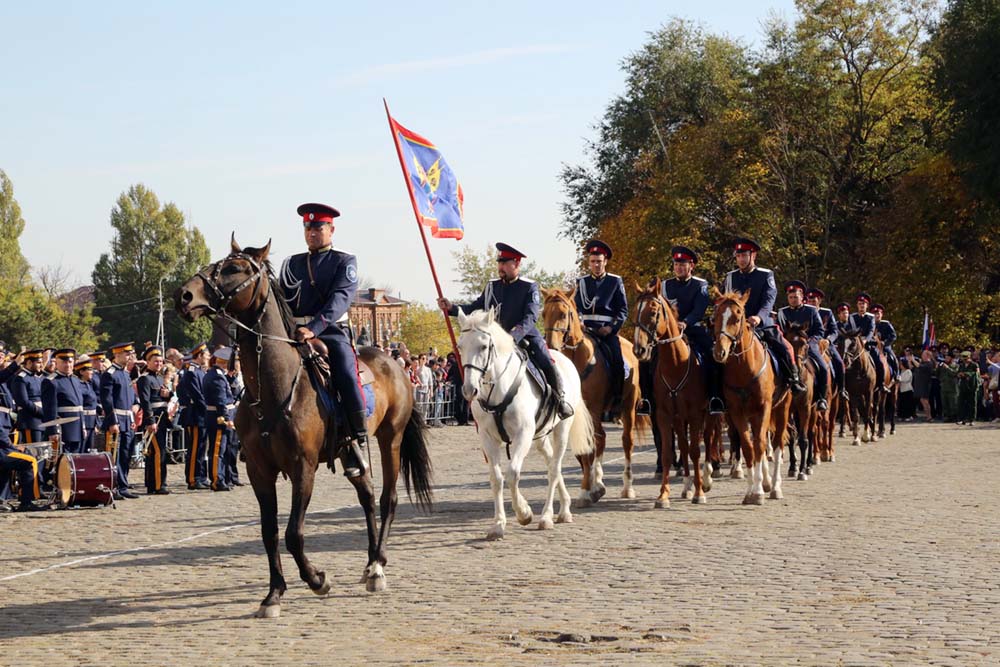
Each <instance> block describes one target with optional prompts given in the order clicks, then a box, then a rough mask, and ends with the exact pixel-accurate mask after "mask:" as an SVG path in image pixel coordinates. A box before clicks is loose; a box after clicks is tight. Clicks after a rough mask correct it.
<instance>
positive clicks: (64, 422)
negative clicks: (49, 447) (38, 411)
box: [42, 373, 84, 444]
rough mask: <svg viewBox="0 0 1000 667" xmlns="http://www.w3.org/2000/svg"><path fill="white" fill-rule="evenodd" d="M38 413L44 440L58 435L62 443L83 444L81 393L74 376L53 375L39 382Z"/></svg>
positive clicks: (80, 384)
mask: <svg viewBox="0 0 1000 667" xmlns="http://www.w3.org/2000/svg"><path fill="white" fill-rule="evenodd" d="M42 412H43V413H44V415H45V421H44V422H43V423H42V426H43V427H44V428H45V435H46V437H50V438H51V437H52V436H54V435H58V436H60V437H61V438H62V440H63V442H67V443H77V444H78V443H81V442H83V438H84V433H83V391H82V383H81V382H80V379H79V378H77V377H76V376H75V375H62V374H60V373H56V375H55V377H54V378H52V379H51V380H44V381H43V382H42Z"/></svg>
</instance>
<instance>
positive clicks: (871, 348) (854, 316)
mask: <svg viewBox="0 0 1000 667" xmlns="http://www.w3.org/2000/svg"><path fill="white" fill-rule="evenodd" d="M856 303H857V307H858V311H857V312H856V313H851V317H850V318H849V319H848V321H847V329H848V330H849V331H860V332H861V339H862V340H863V341H864V343H865V348H867V350H868V354H869V356H870V357H871V359H872V364H873V365H874V366H875V387H876V389H877V388H879V387H882V386H883V384H884V381H885V368H883V366H882V363H881V360H880V359H879V356H878V344H877V343H876V342H875V316H874V315H872V314H871V313H869V312H868V308H869V307H870V306H871V305H872V298H871V296H870V295H869V294H868V293H867V292H861V293H860V294H858V296H857V299H856Z"/></svg>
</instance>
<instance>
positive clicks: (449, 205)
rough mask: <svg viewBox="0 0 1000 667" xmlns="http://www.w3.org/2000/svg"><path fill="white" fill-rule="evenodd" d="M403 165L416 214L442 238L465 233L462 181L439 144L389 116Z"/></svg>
mask: <svg viewBox="0 0 1000 667" xmlns="http://www.w3.org/2000/svg"><path fill="white" fill-rule="evenodd" d="M389 125H390V126H391V128H392V135H393V138H394V139H395V141H396V150H397V151H398V153H399V161H400V165H401V166H402V167H403V173H404V175H405V176H406V184H407V186H408V187H409V190H410V201H411V202H412V204H413V210H414V212H415V213H416V214H417V218H418V219H419V220H420V221H421V222H422V223H423V224H424V225H426V226H427V227H429V228H430V230H431V236H433V237H434V238H439V239H461V238H462V237H463V236H464V235H465V229H464V227H463V224H462V222H463V218H464V215H465V211H464V209H463V205H464V195H463V194H462V185H461V184H460V183H459V182H458V178H456V176H455V172H453V171H452V170H451V167H449V166H448V163H447V162H445V159H444V156H443V155H441V151H439V150H438V149H437V146H435V145H434V144H432V143H431V142H430V141H428V140H427V139H424V138H423V137H422V136H420V135H419V134H417V133H416V132H411V131H410V130H408V129H406V128H405V127H403V126H402V125H400V124H399V123H397V122H396V119H395V118H393V117H392V116H389Z"/></svg>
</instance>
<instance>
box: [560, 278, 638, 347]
mask: <svg viewBox="0 0 1000 667" xmlns="http://www.w3.org/2000/svg"><path fill="white" fill-rule="evenodd" d="M573 300H574V301H575V302H576V309H577V311H579V313H580V319H581V320H582V321H583V325H584V326H585V327H587V328H588V329H593V330H595V331H596V330H597V329H600V328H601V327H605V326H607V327H611V334H612V335H615V334H617V333H618V330H619V329H621V328H622V325H623V324H625V320H627V319H628V300H627V299H626V298H625V283H623V282H622V279H621V276H616V275H615V274H613V273H606V274H604V276H603V277H602V278H601V279H600V280H598V279H596V278H594V277H593V276H583V277H582V278H580V279H579V280H578V281H577V283H576V295H575V296H574V297H573Z"/></svg>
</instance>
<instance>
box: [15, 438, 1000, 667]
mask: <svg viewBox="0 0 1000 667" xmlns="http://www.w3.org/2000/svg"><path fill="white" fill-rule="evenodd" d="M647 440H648V439H647ZM477 443H478V439H477V436H476V434H475V431H474V430H473V429H472V428H471V427H448V428H442V429H434V430H432V431H431V445H432V455H433V459H434V464H435V467H436V505H435V508H434V511H433V512H432V513H431V514H429V515H421V514H418V513H417V512H416V511H415V510H414V508H413V507H411V506H410V505H408V504H406V502H405V501H403V502H402V503H401V504H400V511H399V513H398V515H397V520H396V526H395V530H394V533H393V539H392V540H391V544H390V550H389V558H390V562H389V566H388V568H387V575H388V582H389V589H388V591H386V592H385V593H382V594H368V593H366V592H365V590H364V586H363V585H362V584H359V583H358V580H359V578H360V575H361V572H362V569H363V568H364V565H365V557H364V548H365V542H364V531H363V521H362V515H361V512H360V511H359V510H358V509H357V507H356V502H355V499H354V497H353V493H352V491H351V490H350V487H349V485H348V484H347V483H346V481H345V480H344V479H343V478H341V477H340V476H339V475H338V476H337V477H332V476H330V475H328V474H326V473H324V476H323V477H322V479H321V483H319V484H317V493H316V495H315V496H314V498H313V503H312V506H311V507H312V511H311V514H310V517H309V519H308V522H307V537H306V547H307V550H308V552H309V554H310V555H311V556H312V558H313V560H314V562H315V563H316V564H317V566H318V567H320V568H323V569H325V570H326V572H327V574H328V576H332V580H333V591H332V592H331V594H330V595H329V596H328V597H326V598H318V597H316V596H314V595H312V594H311V593H310V592H309V590H308V588H307V587H306V586H305V584H303V583H302V582H301V581H299V580H298V578H297V577H296V571H295V568H294V563H293V561H292V559H291V558H290V557H289V556H288V555H287V553H286V554H285V555H284V565H285V572H286V575H287V578H288V581H289V584H290V588H289V591H288V593H287V594H286V595H285V598H284V604H283V609H282V616H281V618H279V619H275V620H258V619H254V618H251V614H252V612H253V611H254V610H255V609H256V608H257V605H258V603H259V601H260V600H261V598H263V596H264V594H265V592H266V586H267V564H266V559H265V557H264V550H263V547H262V545H261V543H260V539H259V530H258V527H257V523H256V521H257V506H256V502H255V501H254V498H253V494H252V492H251V490H250V488H249V487H244V488H240V489H237V490H236V491H235V492H233V493H216V494H213V493H211V492H204V491H202V492H190V491H187V490H186V489H185V488H183V487H182V486H181V485H180V483H179V482H178V481H177V480H179V477H180V468H179V467H177V466H172V467H171V468H170V475H171V476H172V477H173V480H174V481H173V489H174V494H173V495H170V496H165V497H153V498H146V497H144V498H141V499H139V500H133V501H125V502H122V503H119V504H118V508H117V509H110V508H107V509H103V510H74V511H59V512H46V513H36V514H31V515H9V514H8V515H4V516H0V544H2V547H3V551H2V563H3V567H2V571H0V591H2V600H3V610H2V618H3V622H2V623H0V664H10V665H18V666H23V665H36V664H37V665H42V664H44V665H47V666H51V665H124V664H148V665H192V664H202V665H230V664H231V665H248V664H250V665H252V664H323V665H329V664H333V663H336V662H340V663H342V664H359V663H362V662H364V663H367V664H413V663H434V664H470V663H476V664H499V663H503V664H527V663H532V664H554V663H557V662H558V663H559V664H598V663H601V664H608V663H610V664H617V663H633V664H659V665H663V664H692V665H730V664H733V665H742V664H765V663H766V664H777V665H785V664H816V665H883V664H890V663H892V664H907V665H913V664H941V665H975V664H998V663H1000V624H998V621H1000V568H998V565H1000V549H998V534H1000V533H998V530H997V517H998V516H1000V485H998V484H997V483H996V481H995V480H994V479H993V474H994V472H995V471H996V470H997V469H998V467H1000V466H998V463H1000V430H998V429H996V428H991V427H989V426H986V425H980V426H975V427H958V426H948V425H929V426H925V425H903V426H902V427H901V428H900V429H899V433H898V434H897V435H895V436H893V437H892V438H890V439H889V440H887V441H883V442H879V443H877V444H874V445H863V446H861V447H850V446H849V444H848V441H847V440H844V439H840V440H838V441H837V443H836V444H837V447H838V449H837V452H838V458H837V462H836V463H833V464H823V465H822V466H821V467H819V468H818V470H817V471H816V474H814V475H813V477H812V478H811V479H810V480H809V481H808V482H797V481H793V480H786V482H785V484H784V492H785V499H784V500H773V501H772V500H768V501H766V504H765V505H764V506H763V507H744V506H742V505H741V504H740V501H741V499H742V497H743V493H744V482H743V481H735V480H729V479H728V478H726V479H722V480H717V483H716V485H715V487H714V488H713V490H712V491H711V492H710V493H709V494H708V504H707V505H693V504H691V503H689V502H686V501H682V500H680V499H679V497H678V494H679V493H680V485H679V484H676V483H675V484H673V485H672V498H673V505H672V507H671V508H670V509H664V510H655V509H653V507H652V505H653V500H654V499H655V496H656V491H657V487H656V483H655V482H654V480H653V476H652V472H653V461H654V458H655V457H654V455H653V453H652V452H651V451H650V449H651V448H650V447H649V446H648V445H646V446H645V447H642V448H641V450H640V451H639V453H638V454H637V456H636V458H635V461H636V466H635V470H636V475H637V491H638V493H639V497H638V498H637V499H635V500H623V499H619V498H617V497H616V496H617V492H618V491H620V488H621V460H620V456H621V449H620V438H619V432H618V431H617V430H612V432H611V437H610V439H609V453H608V455H607V457H606V458H607V459H612V462H611V463H610V464H609V465H607V471H606V480H607V481H608V483H609V493H608V496H607V497H605V499H604V500H602V501H601V502H600V503H599V504H598V505H597V506H595V507H593V508H589V509H585V510H577V511H575V522H574V523H572V524H559V525H557V526H556V527H555V530H552V531H546V532H543V531H537V530H533V528H534V526H529V527H521V526H518V525H517V522H516V521H514V519H513V515H512V514H511V515H509V518H510V523H509V524H508V533H507V537H506V538H505V539H504V540H502V541H500V542H487V541H485V540H484V537H485V534H486V531H487V529H488V527H489V523H490V520H491V517H492V504H491V501H490V497H489V483H488V478H487V471H486V467H485V465H484V462H483V457H482V455H481V454H480V453H479V450H478V444H477ZM610 443H613V444H610ZM566 470H567V472H568V473H569V474H568V483H570V484H572V485H574V486H575V485H576V484H578V482H579V468H578V467H577V466H576V462H575V461H572V460H571V459H569V460H568V461H567V464H566ZM137 479H141V476H137ZM524 486H525V493H526V495H527V498H528V500H529V502H531V504H532V507H533V509H534V510H535V513H536V518H537V515H538V512H539V510H540V507H541V503H542V499H543V490H544V473H543V468H542V465H541V461H540V458H537V454H534V453H533V454H532V455H531V456H530V457H529V458H528V463H527V474H526V475H525V481H524ZM400 488H401V489H402V485H400ZM279 491H281V492H283V494H282V495H281V496H280V497H281V498H282V507H283V508H285V509H286V508H287V507H288V496H287V492H288V485H287V483H285V482H282V487H281V489H279ZM571 492H572V493H573V495H574V496H575V489H573V488H571ZM508 507H509V496H508ZM32 572H33V573H32Z"/></svg>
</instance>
